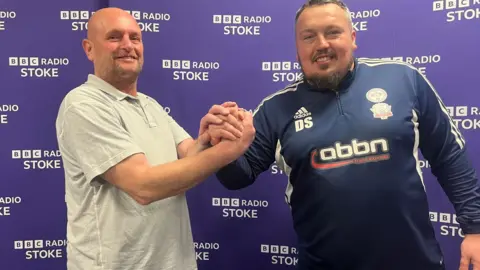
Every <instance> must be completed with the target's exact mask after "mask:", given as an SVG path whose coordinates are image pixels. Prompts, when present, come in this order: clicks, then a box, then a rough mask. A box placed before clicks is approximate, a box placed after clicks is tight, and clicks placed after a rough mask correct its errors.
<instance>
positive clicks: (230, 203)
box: [212, 198, 268, 219]
mask: <svg viewBox="0 0 480 270" xmlns="http://www.w3.org/2000/svg"><path fill="white" fill-rule="evenodd" d="M212 205H213V206H216V207H222V216H223V217H225V218H239V219H254V218H258V210H259V209H262V208H267V207H268V201H264V200H245V199H238V198H212Z"/></svg>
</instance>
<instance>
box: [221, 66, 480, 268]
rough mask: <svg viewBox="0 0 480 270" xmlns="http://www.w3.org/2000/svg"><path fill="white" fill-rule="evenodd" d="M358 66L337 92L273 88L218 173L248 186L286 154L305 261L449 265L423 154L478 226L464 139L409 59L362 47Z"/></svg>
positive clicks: (231, 183)
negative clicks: (250, 130)
mask: <svg viewBox="0 0 480 270" xmlns="http://www.w3.org/2000/svg"><path fill="white" fill-rule="evenodd" d="M354 66H355V67H354V69H353V70H352V71H351V72H349V73H348V74H347V76H346V77H345V79H344V80H343V81H342V83H341V84H340V87H339V89H338V90H337V91H331V90H319V89H312V88H310V87H309V85H308V84H307V83H305V82H304V81H303V79H302V80H299V81H297V82H295V83H293V84H290V85H289V86H287V87H286V88H285V89H283V90H281V91H278V92H276V93H274V94H272V95H270V96H269V97H267V98H265V99H264V100H263V101H262V102H261V104H260V105H259V106H258V108H257V109H256V110H255V112H254V126H255V129H256V137H255V140H254V142H253V143H252V145H251V146H250V148H249V149H248V151H247V152H246V153H245V154H244V155H243V156H242V157H241V158H239V159H238V160H237V161H235V162H233V163H232V164H230V165H228V166H227V167H224V168H223V169H221V170H220V171H219V172H218V173H217V177H218V179H219V180H220V182H221V183H222V184H223V185H224V186H226V187H227V188H229V189H240V188H243V187H246V186H248V185H250V184H252V183H253V182H254V181H255V179H256V177H257V176H258V175H259V174H260V173H262V172H264V171H266V170H268V169H269V167H270V166H271V165H272V163H273V162H274V161H276V162H277V163H278V165H279V166H280V167H281V168H282V170H283V171H284V172H285V173H286V175H287V176H288V180H289V181H288V186H287V189H286V195H285V196H286V201H287V203H288V204H289V206H290V207H291V213H292V217H293V221H294V229H295V231H296V233H297V235H298V241H299V242H298V250H299V255H298V256H299V258H298V259H299V260H298V268H299V269H302V270H306V269H309V270H310V269H315V270H334V269H335V270H337V269H342V270H343V269H348V270H387V269H388V270H406V269H409V270H410V269H411V270H414V269H421V270H438V269H444V267H445V266H444V263H443V256H442V252H441V250H440V247H439V244H438V243H437V241H436V239H435V233H434V230H433V227H432V225H431V222H430V217H429V207H428V203H427V196H426V192H425V185H424V181H423V177H422V171H421V169H420V166H419V163H418V160H419V158H418V156H419V150H420V151H421V153H422V154H423V156H424V157H425V159H427V160H428V161H429V163H430V164H431V170H432V173H433V174H434V175H435V176H436V177H437V178H438V181H439V183H440V184H441V185H442V187H443V188H444V190H445V192H446V194H447V195H448V197H449V198H450V200H451V202H452V203H453V205H454V207H455V209H456V212H457V217H458V222H459V223H460V225H461V228H462V229H463V231H464V233H480V194H479V191H480V189H479V186H478V184H477V177H476V174H475V171H474V169H473V168H472V166H471V164H470V163H469V161H468V160H467V154H466V152H465V151H466V150H465V149H466V148H465V139H464V138H463V137H462V135H461V134H460V132H459V130H458V128H457V127H456V126H455V124H454V123H453V122H452V119H451V118H450V117H449V114H448V111H447V109H446V108H445V105H444V104H443V103H442V101H441V99H440V97H439V96H438V94H437V93H436V91H435V90H434V88H433V86H432V85H431V83H430V82H429V81H428V80H427V79H426V78H425V77H424V76H423V75H422V74H421V73H420V72H419V71H418V70H417V69H416V68H414V67H413V66H411V65H408V64H406V63H400V62H395V61H384V60H380V59H366V58H358V59H355V65H354Z"/></svg>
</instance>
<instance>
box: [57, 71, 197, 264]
mask: <svg viewBox="0 0 480 270" xmlns="http://www.w3.org/2000/svg"><path fill="white" fill-rule="evenodd" d="M56 129H57V138H58V144H59V149H60V151H61V154H62V159H63V164H64V170H65V202H66V204H67V216H68V224H67V240H68V245H67V269H68V270H127V269H129V270H130V269H131V270H192V269H195V270H196V269H197V265H196V260H195V250H194V246H193V240H192V233H191V227H190V217H189V212H188V208H187V202H186V198H185V195H184V194H181V195H178V196H175V197H171V198H168V199H164V200H161V201H157V202H154V203H152V204H149V205H146V206H142V205H139V204H138V203H136V202H135V201H134V200H133V199H132V198H130V197H129V196H128V195H127V194H126V193H124V192H123V191H122V190H120V189H118V188H117V187H115V186H113V185H111V184H110V183H108V182H107V181H105V180H103V179H102V178H100V177H99V175H101V174H102V173H104V172H105V171H107V170H108V169H109V168H110V167H112V166H114V165H115V164H117V163H118V162H120V161H122V160H123V159H125V158H127V157H128V156H130V155H132V154H135V153H144V154H145V155H146V157H147V159H148V161H149V163H150V164H151V165H158V164H162V163H166V162H171V161H174V160H177V158H178V157H177V150H176V147H177V145H178V144H179V143H180V142H182V141H183V140H185V139H187V138H190V136H189V134H187V132H186V131H185V130H184V129H183V128H182V127H180V126H179V125H178V124H177V123H176V122H175V120H173V118H172V117H170V116H169V115H168V114H167V113H165V112H164V110H163V108H162V106H161V105H160V104H158V103H157V102H156V101H155V100H154V99H153V98H151V97H149V96H147V95H144V94H141V93H139V94H138V95H137V97H133V96H130V95H127V94H125V93H123V92H120V91H119V90H117V89H115V88H114V87H113V86H111V85H110V84H108V83H106V82H105V81H103V80H101V79H100V78H98V77H96V76H94V75H89V76H88V80H87V81H86V82H85V83H84V84H82V85H80V86H79V87H77V88H75V89H73V90H72V91H70V92H69V93H68V94H67V95H66V97H65V98H64V100H63V101H62V104H61V106H60V110H59V112H58V117H57V121H56Z"/></svg>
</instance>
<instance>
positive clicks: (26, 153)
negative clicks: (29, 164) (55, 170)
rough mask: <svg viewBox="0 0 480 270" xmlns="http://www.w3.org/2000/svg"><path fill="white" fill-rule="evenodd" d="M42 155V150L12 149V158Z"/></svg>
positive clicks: (38, 156)
mask: <svg viewBox="0 0 480 270" xmlns="http://www.w3.org/2000/svg"><path fill="white" fill-rule="evenodd" d="M41 157H42V150H12V159H20V158H41Z"/></svg>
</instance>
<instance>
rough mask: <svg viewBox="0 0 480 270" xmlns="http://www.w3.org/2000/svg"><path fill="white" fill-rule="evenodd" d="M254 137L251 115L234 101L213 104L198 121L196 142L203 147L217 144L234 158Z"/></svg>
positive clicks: (241, 152)
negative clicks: (198, 127)
mask: <svg viewBox="0 0 480 270" xmlns="http://www.w3.org/2000/svg"><path fill="white" fill-rule="evenodd" d="M254 138H255V128H254V127H253V116H252V114H251V113H250V112H248V111H245V110H244V109H242V108H239V107H238V106H237V104H236V103H235V102H225V103H223V104H222V105H213V106H212V107H211V108H210V110H209V111H208V113H207V114H206V115H205V116H204V117H203V118H202V120H201V121H200V129H199V131H198V143H199V144H200V147H201V148H203V149H205V148H208V147H211V146H216V145H218V146H219V147H221V148H222V151H224V153H225V154H229V153H230V154H231V155H232V156H234V158H237V157H238V156H240V155H242V154H243V153H245V151H247V149H248V147H249V146H250V144H251V143H252V142H253V139H254Z"/></svg>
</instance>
